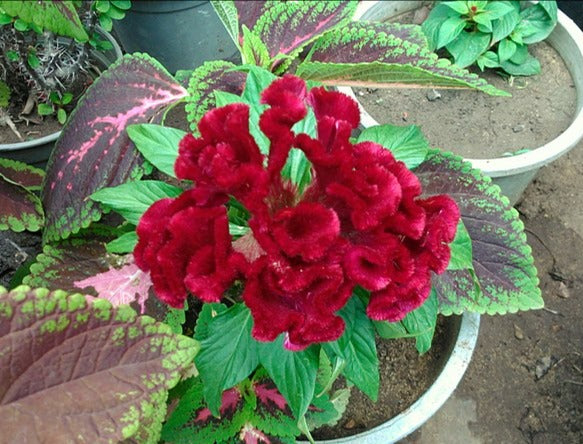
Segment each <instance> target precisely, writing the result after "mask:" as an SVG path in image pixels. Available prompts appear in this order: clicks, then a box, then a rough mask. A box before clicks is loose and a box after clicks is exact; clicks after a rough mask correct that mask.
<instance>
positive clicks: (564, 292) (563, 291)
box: [557, 282, 571, 299]
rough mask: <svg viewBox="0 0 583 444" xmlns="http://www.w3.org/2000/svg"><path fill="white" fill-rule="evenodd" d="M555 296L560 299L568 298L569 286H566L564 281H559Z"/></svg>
mask: <svg viewBox="0 0 583 444" xmlns="http://www.w3.org/2000/svg"><path fill="white" fill-rule="evenodd" d="M557 296H559V297H560V298H562V299H569V298H570V297H571V292H570V291H569V287H567V286H566V285H565V283H564V282H560V283H559V291H558V292H557Z"/></svg>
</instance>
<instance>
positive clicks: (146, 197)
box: [90, 180, 182, 225]
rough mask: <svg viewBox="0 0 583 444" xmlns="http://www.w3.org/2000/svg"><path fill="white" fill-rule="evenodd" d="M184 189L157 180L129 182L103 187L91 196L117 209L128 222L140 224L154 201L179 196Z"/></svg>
mask: <svg viewBox="0 0 583 444" xmlns="http://www.w3.org/2000/svg"><path fill="white" fill-rule="evenodd" d="M181 193H182V189H181V188H178V187H175V186H173V185H170V184H167V183H165V182H160V181H156V180H141V181H135V182H128V183H124V184H121V185H118V186H117V187H111V188H103V189H101V190H99V191H96V192H95V193H93V194H92V195H91V196H90V198H91V199H93V200H94V201H97V202H101V203H102V204H103V205H105V206H106V207H108V208H110V209H112V210H114V211H117V212H118V213H119V214H121V215H122V216H123V217H124V218H125V219H126V220H127V221H128V222H130V223H132V224H134V225H138V222H139V221H140V218H141V217H142V214H144V213H145V212H146V210H147V209H148V208H149V207H150V205H152V204H153V203H154V202H156V201H158V200H160V199H164V198H166V197H177V196H179V195H180V194H181Z"/></svg>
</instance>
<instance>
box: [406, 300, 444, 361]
mask: <svg viewBox="0 0 583 444" xmlns="http://www.w3.org/2000/svg"><path fill="white" fill-rule="evenodd" d="M437 312H438V302H437V293H436V291H435V290H431V294H430V295H429V297H428V298H427V300H426V301H425V302H424V303H423V305H422V306H421V307H419V308H417V309H416V310H413V311H412V312H410V313H408V314H407V316H405V318H404V319H403V321H402V322H403V325H404V326H405V328H406V329H407V332H409V334H411V335H412V336H414V337H415V347H416V348H417V351H418V352H419V353H420V354H423V353H426V352H427V351H429V349H430V348H431V342H432V341H433V333H434V332H435V324H436V323H437Z"/></svg>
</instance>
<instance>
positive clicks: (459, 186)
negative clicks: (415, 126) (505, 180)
mask: <svg viewBox="0 0 583 444" xmlns="http://www.w3.org/2000/svg"><path fill="white" fill-rule="evenodd" d="M414 172H415V174H416V175H417V176H418V177H419V179H420V180H421V183H422V185H423V192H424V193H425V194H426V195H433V194H444V193H445V194H449V195H450V196H451V197H452V198H454V199H455V201H456V202H457V204H458V206H459V208H460V211H461V216H462V220H463V222H464V224H465V227H466V229H467V231H468V233H469V235H470V238H471V240H472V251H473V267H474V270H473V271H472V270H447V271H445V272H444V273H443V274H440V275H437V276H434V278H433V286H434V289H435V290H436V291H437V296H438V300H439V310H440V312H441V313H443V314H446V315H447V314H452V313H455V314H460V313H462V312H464V311H473V312H478V313H487V314H504V313H507V312H510V313H514V312H516V311H518V310H530V309H536V308H542V306H543V299H542V297H541V291H540V289H539V287H538V283H539V280H538V277H537V271H536V268H535V266H534V260H533V257H532V252H531V248H530V246H529V245H528V244H527V241H526V234H525V233H524V225H523V223H522V221H521V220H520V218H519V217H518V212H517V211H516V210H515V209H514V208H512V207H511V206H510V204H509V201H508V199H507V198H506V197H504V196H502V195H501V194H500V188H499V187H498V186H497V185H494V184H492V181H491V179H490V178H489V177H487V176H485V175H484V174H482V173H481V172H480V171H479V170H476V169H473V168H472V167H471V164H470V163H468V162H465V161H464V160H463V159H462V158H461V157H458V156H454V155H453V154H451V153H442V152H440V151H438V150H433V151H431V152H430V154H429V156H428V157H427V159H426V160H425V162H423V163H422V164H421V165H419V167H417V168H416V169H415V170H414ZM476 278H477V281H479V284H478V282H477V281H476Z"/></svg>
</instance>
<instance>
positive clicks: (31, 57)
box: [27, 51, 40, 69]
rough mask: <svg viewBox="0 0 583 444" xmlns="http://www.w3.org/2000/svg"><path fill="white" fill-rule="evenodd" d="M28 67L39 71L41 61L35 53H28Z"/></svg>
mask: <svg viewBox="0 0 583 444" xmlns="http://www.w3.org/2000/svg"><path fill="white" fill-rule="evenodd" d="M27 61H28V65H29V66H30V67H31V68H32V69H37V68H38V67H39V66H40V60H39V59H38V57H37V55H36V53H35V51H28V58H27Z"/></svg>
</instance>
